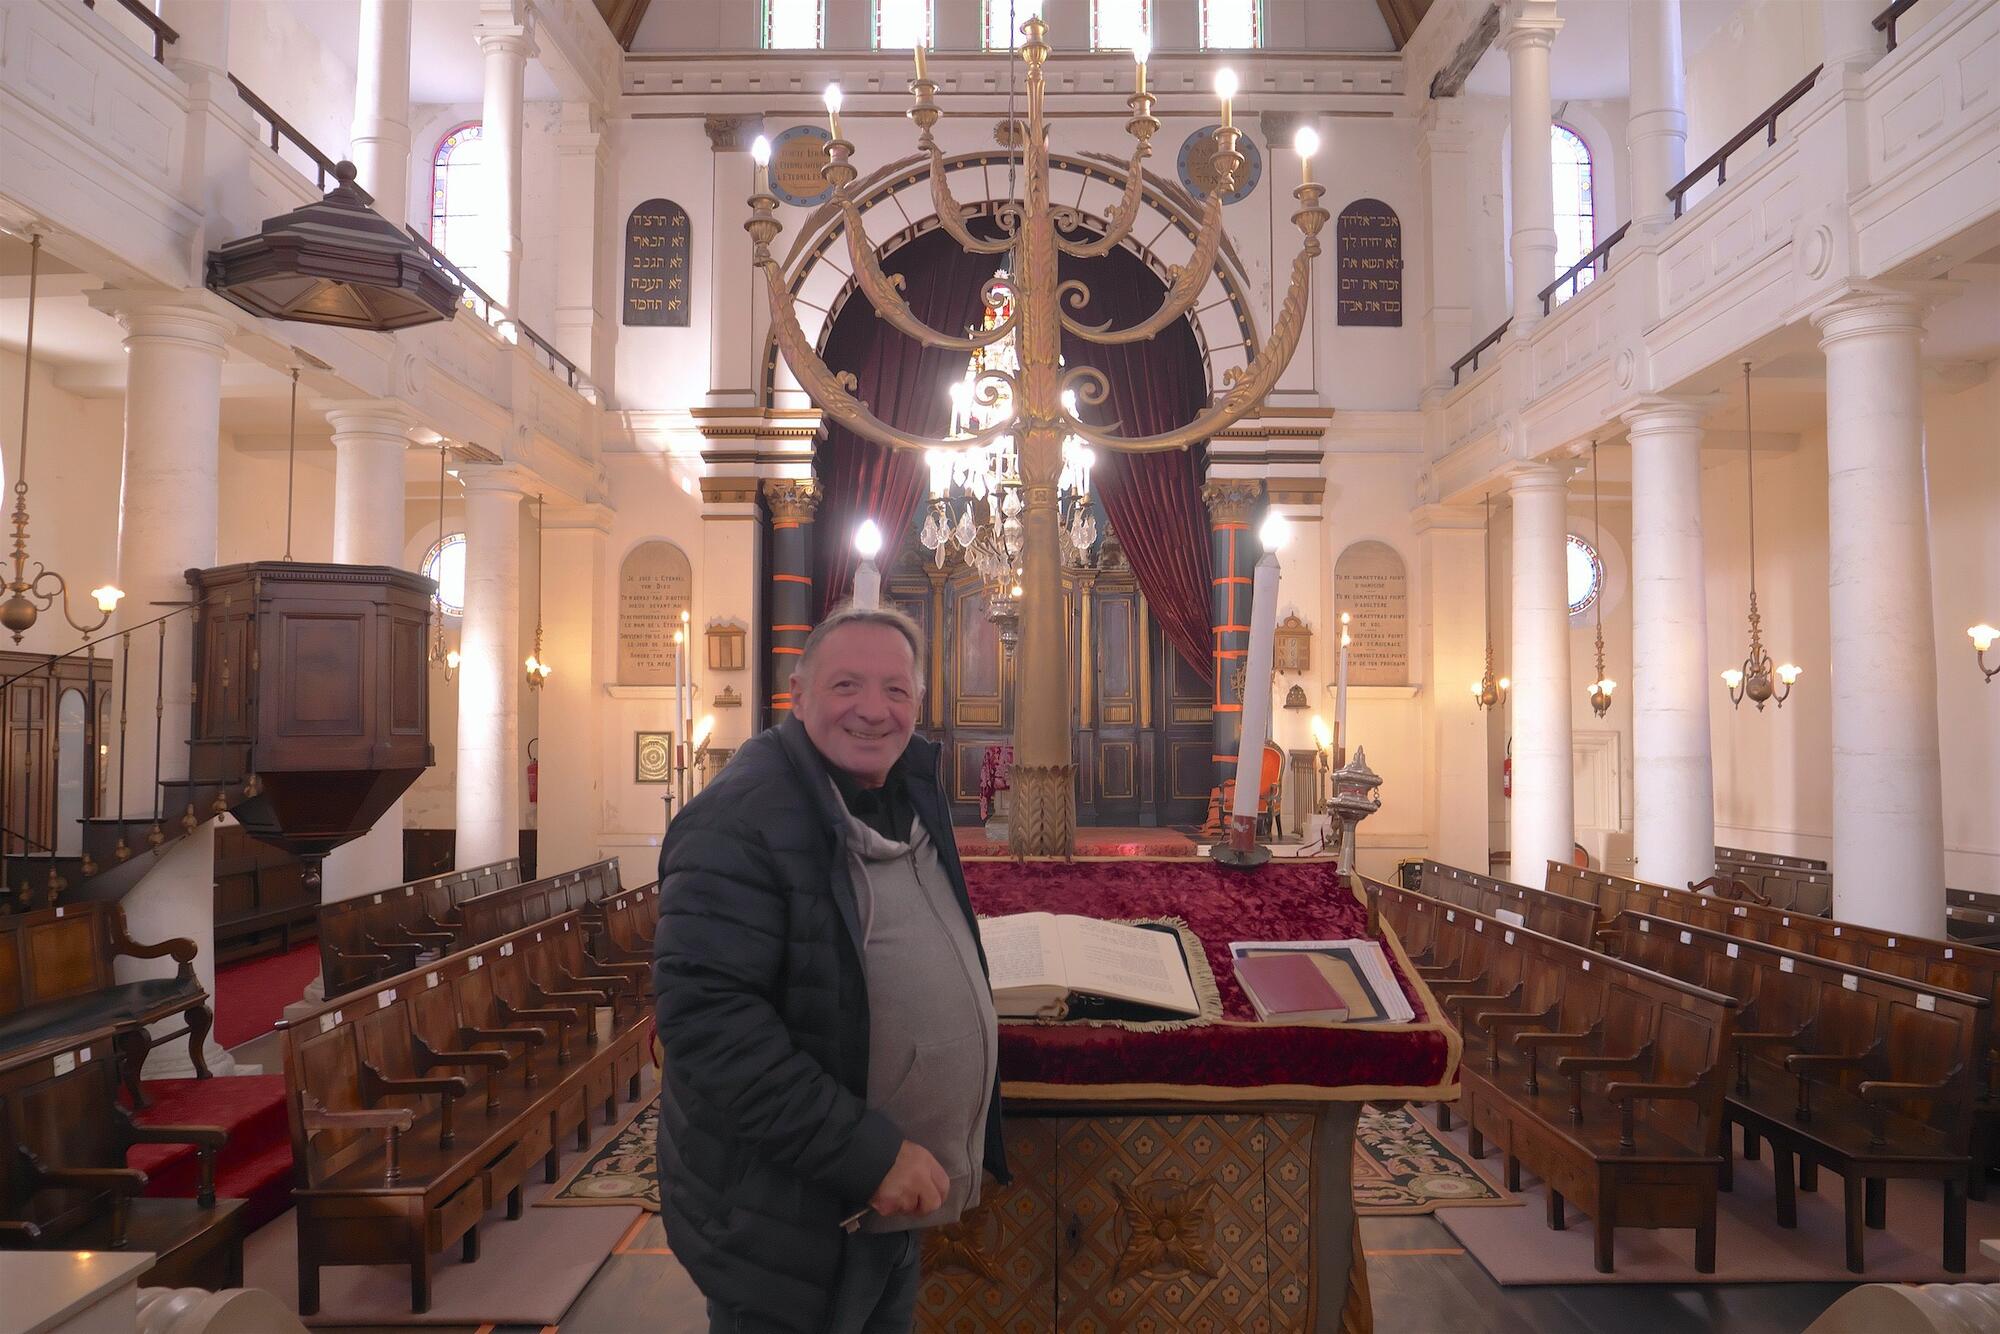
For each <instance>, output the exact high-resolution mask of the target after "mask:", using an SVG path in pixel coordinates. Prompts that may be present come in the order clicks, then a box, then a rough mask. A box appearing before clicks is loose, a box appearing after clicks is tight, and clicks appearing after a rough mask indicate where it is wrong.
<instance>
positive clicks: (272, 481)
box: [216, 403, 333, 565]
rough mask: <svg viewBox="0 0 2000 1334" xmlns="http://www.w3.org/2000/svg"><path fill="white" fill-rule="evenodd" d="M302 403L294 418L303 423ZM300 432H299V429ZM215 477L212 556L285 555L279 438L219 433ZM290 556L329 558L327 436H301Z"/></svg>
mask: <svg viewBox="0 0 2000 1334" xmlns="http://www.w3.org/2000/svg"><path fill="white" fill-rule="evenodd" d="M307 411H308V409H307V408H306V406H305V404H304V403H301V404H300V405H299V422H300V425H301V426H305V425H306V423H307V416H306V414H307ZM302 436H303V432H302ZM217 480H218V482H219V484H220V489H221V493H222V496H221V498H222V508H221V515H222V530H221V532H219V533H218V534H217V535H216V559H217V560H218V562H220V563H221V564H223V565H234V564H237V563H238V562H241V561H257V560H277V559H279V558H280V557H282V556H283V555H284V554H285V442H284V438H283V437H282V436H280V437H278V438H277V439H276V440H275V441H274V440H272V439H271V438H270V437H267V436H256V437H251V438H247V439H246V438H243V437H239V436H234V435H227V434H225V436H224V437H223V441H222V460H221V468H220V471H219V473H218V477H217ZM292 558H293V559H294V560H309V561H330V560H332V559H333V448H332V445H331V443H330V440H329V438H328V437H327V436H324V435H322V436H320V437H319V438H317V439H313V438H312V437H310V436H303V438H302V439H301V440H300V442H299V452H298V478H297V485H296V487H295V488H294V490H293V504H292Z"/></svg>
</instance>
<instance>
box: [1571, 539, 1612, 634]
mask: <svg viewBox="0 0 2000 1334" xmlns="http://www.w3.org/2000/svg"><path fill="white" fill-rule="evenodd" d="M1567 555H1568V557H1569V614H1570V615H1572V616H1575V615H1577V614H1578V613H1579V612H1585V611H1589V610H1590V604H1591V603H1593V602H1595V601H1597V599H1598V595H1599V594H1601V593H1603V592H1604V558H1603V557H1601V556H1599V555H1598V554H1597V548H1596V547H1593V546H1592V545H1590V543H1588V542H1586V541H1584V540H1583V539H1582V538H1580V537H1578V536H1577V535H1576V534H1575V533H1571V534H1570V535H1569V547H1568V551H1567Z"/></svg>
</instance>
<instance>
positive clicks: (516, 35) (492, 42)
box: [472, 23, 537, 60]
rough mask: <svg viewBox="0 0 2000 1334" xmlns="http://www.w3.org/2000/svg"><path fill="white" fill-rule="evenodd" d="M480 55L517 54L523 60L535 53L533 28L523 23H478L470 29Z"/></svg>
mask: <svg viewBox="0 0 2000 1334" xmlns="http://www.w3.org/2000/svg"><path fill="white" fill-rule="evenodd" d="M472 38H473V40H474V41H476V42H478V43H479V54H480V55H482V56H519V57H520V58H521V59H523V60H527V59H530V58H531V57H533V56H534V55H536V54H537V48H536V46H535V36H534V32H533V30H532V29H531V28H530V27H529V25H527V24H525V23H518V24H514V25H512V26H506V27H502V26H493V25H488V24H484V23H482V24H480V25H479V26H478V27H476V28H474V29H473V30H472Z"/></svg>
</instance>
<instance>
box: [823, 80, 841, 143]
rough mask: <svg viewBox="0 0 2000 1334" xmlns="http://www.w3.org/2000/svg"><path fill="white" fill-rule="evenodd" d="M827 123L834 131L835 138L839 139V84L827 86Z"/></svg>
mask: <svg viewBox="0 0 2000 1334" xmlns="http://www.w3.org/2000/svg"><path fill="white" fill-rule="evenodd" d="M826 123H827V127H828V128H829V129H831V130H832V131H833V137H834V138H836V139H838V138H839V137H840V85H839V84H837V83H830V84H828V85H827V86H826Z"/></svg>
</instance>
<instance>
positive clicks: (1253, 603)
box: [1229, 514, 1288, 852]
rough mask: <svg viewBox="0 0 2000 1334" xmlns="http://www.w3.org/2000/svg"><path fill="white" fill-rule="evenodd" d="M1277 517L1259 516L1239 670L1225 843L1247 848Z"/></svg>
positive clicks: (1273, 595)
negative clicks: (1246, 650) (1259, 544)
mask: <svg viewBox="0 0 2000 1334" xmlns="http://www.w3.org/2000/svg"><path fill="white" fill-rule="evenodd" d="M1287 526H1288V525H1286V523H1285V520H1284V517H1283V516H1282V515H1277V514H1273V515H1272V516H1271V517H1270V518H1269V519H1267V520H1265V522H1264V528H1263V531H1262V532H1261V534H1260V536H1261V537H1262V538H1263V540H1264V554H1263V556H1262V557H1260V558H1259V559H1258V561H1257V570H1256V575H1255V578H1253V579H1252V580H1251V585H1250V656H1249V658H1248V659H1247V660H1246V661H1245V663H1244V668H1243V714H1242V717H1243V737H1242V740H1241V741H1240V742H1239V743H1238V745H1237V750H1236V796H1235V800H1233V801H1232V802H1231V803H1230V808H1229V813H1230V822H1229V843H1230V846H1231V847H1233V848H1235V849H1236V850H1238V851H1239V852H1247V851H1248V850H1249V849H1250V848H1251V846H1253V845H1254V844H1255V842H1256V834H1257V799H1258V797H1259V796H1260V795H1262V794H1261V793H1260V791H1259V789H1260V788H1261V787H1262V786H1263V778H1264V734H1265V732H1267V731H1268V730H1269V729H1270V726H1271V659H1272V657H1273V656H1274V654H1275V653H1276V649H1277V638H1278V548H1279V547H1281V546H1283V545H1284V542H1285V536H1286V533H1285V530H1286V528H1287Z"/></svg>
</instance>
